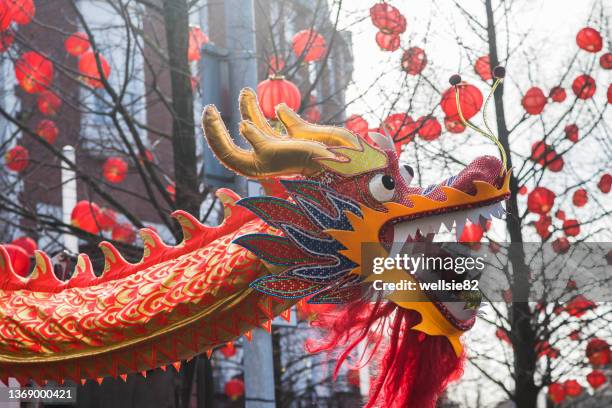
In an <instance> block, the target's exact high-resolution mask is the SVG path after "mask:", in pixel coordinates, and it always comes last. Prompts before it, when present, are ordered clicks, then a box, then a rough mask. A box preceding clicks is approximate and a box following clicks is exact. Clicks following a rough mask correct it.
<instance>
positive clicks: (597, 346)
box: [586, 337, 612, 367]
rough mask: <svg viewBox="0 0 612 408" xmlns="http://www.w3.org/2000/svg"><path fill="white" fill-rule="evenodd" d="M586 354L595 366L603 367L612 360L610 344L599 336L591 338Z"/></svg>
mask: <svg viewBox="0 0 612 408" xmlns="http://www.w3.org/2000/svg"><path fill="white" fill-rule="evenodd" d="M586 356H587V358H588V359H589V363H591V365H592V366H594V367H603V366H606V365H607V364H609V363H610V362H611V361H612V355H611V354H610V345H609V344H608V342H606V341H605V340H603V339H599V338H597V337H595V338H593V339H591V340H589V342H588V343H587V347H586Z"/></svg>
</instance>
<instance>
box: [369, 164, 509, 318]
mask: <svg viewBox="0 0 612 408" xmlns="http://www.w3.org/2000/svg"><path fill="white" fill-rule="evenodd" d="M508 181H509V174H508V173H507V172H505V171H502V163H501V162H500V161H499V160H498V159H496V158H494V157H491V156H483V157H480V158H478V159H476V160H474V161H473V162H472V163H470V165H468V166H467V167H466V168H465V169H464V170H463V171H462V172H460V173H459V174H458V175H456V176H453V177H451V178H449V179H447V180H446V181H444V182H443V183H441V184H438V185H433V186H430V187H427V188H425V189H421V188H412V189H410V192H409V196H408V198H409V200H410V201H411V202H412V203H413V204H414V206H413V207H411V208H410V209H405V211H404V214H402V213H401V210H400V209H399V208H397V207H395V206H394V205H390V206H389V207H388V208H389V210H390V213H392V214H391V216H392V217H391V218H388V219H387V221H386V222H385V223H384V224H383V226H382V227H381V228H380V230H379V241H380V242H381V243H382V244H383V246H384V247H385V249H386V250H387V251H388V253H389V256H390V257H393V256H395V255H396V254H397V253H399V252H400V251H401V250H402V248H404V247H405V244H406V243H415V242H425V243H427V242H433V241H434V239H435V238H436V234H439V233H440V232H443V231H447V232H453V230H454V235H455V237H456V241H459V237H461V234H462V232H463V229H464V227H465V225H466V223H467V222H468V221H469V222H471V223H473V224H480V225H482V226H483V229H484V226H485V225H486V223H487V222H488V221H490V220H491V219H492V218H493V217H496V218H502V216H503V214H504V213H505V211H504V207H503V203H502V201H503V200H504V199H506V198H507V196H508V194H509V189H508ZM428 247H429V251H432V250H433V251H434V253H432V252H426V253H425V254H424V255H425V256H441V255H444V256H452V255H451V254H448V253H446V254H441V253H439V252H438V251H439V250H440V247H439V246H428ZM436 277H439V278H440V279H444V280H449V279H453V280H455V281H462V280H465V279H468V278H469V274H455V273H454V272H453V271H448V270H432V271H428V274H427V277H423V276H422V275H419V274H417V275H415V278H416V279H417V280H420V281H423V280H431V279H432V278H436ZM438 293H439V292H438ZM425 294H426V295H427V297H428V298H429V299H430V300H431V301H432V302H433V303H434V304H435V305H436V307H437V308H438V309H439V310H440V311H441V312H442V313H443V314H444V316H445V317H446V318H447V319H448V320H449V321H450V322H451V323H452V324H453V325H454V326H456V327H457V328H459V329H461V330H468V329H470V328H471V327H472V326H473V325H474V322H475V316H476V314H477V312H478V305H479V304H480V300H481V294H480V292H479V291H473V290H462V291H455V292H452V291H448V292H445V293H444V299H440V298H439V297H440V296H438V295H437V294H436V292H431V291H426V292H425Z"/></svg>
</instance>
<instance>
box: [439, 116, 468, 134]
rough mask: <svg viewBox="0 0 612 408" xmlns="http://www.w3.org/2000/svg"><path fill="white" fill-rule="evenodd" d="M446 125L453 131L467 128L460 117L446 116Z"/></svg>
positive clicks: (456, 131) (458, 131)
mask: <svg viewBox="0 0 612 408" xmlns="http://www.w3.org/2000/svg"><path fill="white" fill-rule="evenodd" d="M444 127H445V128H446V130H448V131H449V132H451V133H461V132H463V131H464V130H465V126H464V125H463V123H461V121H460V120H458V119H451V118H448V117H446V118H444Z"/></svg>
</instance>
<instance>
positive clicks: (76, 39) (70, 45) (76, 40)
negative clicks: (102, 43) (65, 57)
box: [64, 32, 91, 57]
mask: <svg viewBox="0 0 612 408" xmlns="http://www.w3.org/2000/svg"><path fill="white" fill-rule="evenodd" d="M90 46H91V44H90V43H89V37H88V36H87V34H85V33H81V32H77V33H74V34H72V35H71V36H70V37H68V38H66V41H65V42H64V48H65V49H66V52H67V53H68V54H70V55H72V56H73V57H78V56H80V55H82V54H83V53H84V52H85V51H87V50H88V49H89V47H90Z"/></svg>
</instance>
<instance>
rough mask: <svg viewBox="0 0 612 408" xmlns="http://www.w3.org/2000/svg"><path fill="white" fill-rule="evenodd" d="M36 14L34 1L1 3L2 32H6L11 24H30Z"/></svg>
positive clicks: (12, 0)
mask: <svg viewBox="0 0 612 408" xmlns="http://www.w3.org/2000/svg"><path fill="white" fill-rule="evenodd" d="M35 13H36V7H35V6H34V0H3V1H0V31H5V30H6V29H7V28H8V27H9V25H10V24H11V22H13V21H14V22H15V23H17V24H20V25H24V24H28V23H29V22H30V21H32V17H34V14H35Z"/></svg>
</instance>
